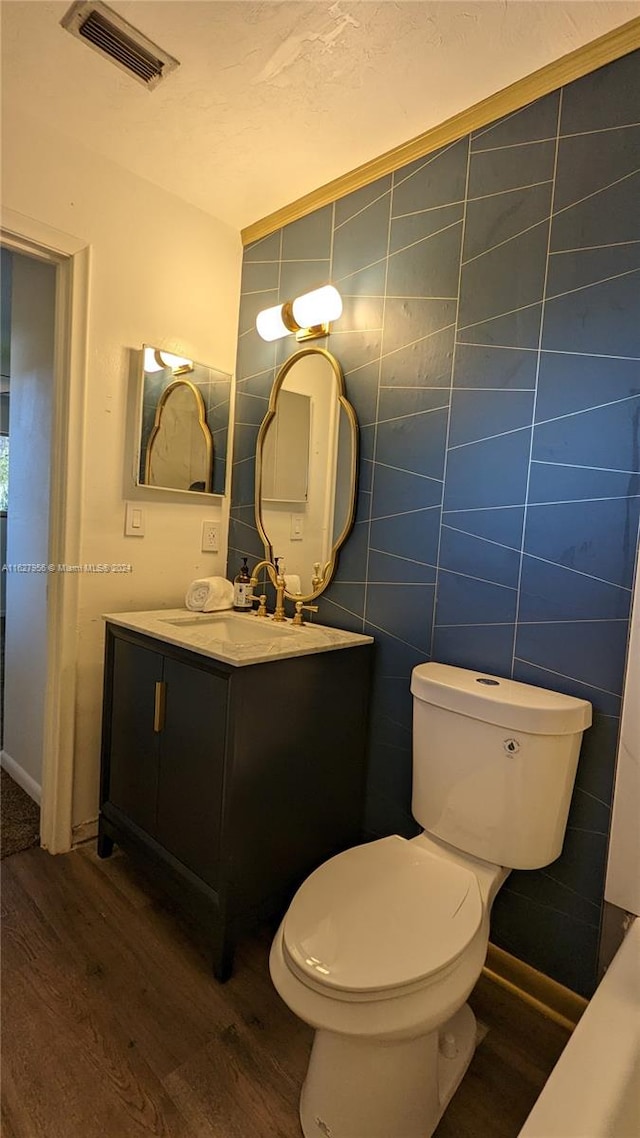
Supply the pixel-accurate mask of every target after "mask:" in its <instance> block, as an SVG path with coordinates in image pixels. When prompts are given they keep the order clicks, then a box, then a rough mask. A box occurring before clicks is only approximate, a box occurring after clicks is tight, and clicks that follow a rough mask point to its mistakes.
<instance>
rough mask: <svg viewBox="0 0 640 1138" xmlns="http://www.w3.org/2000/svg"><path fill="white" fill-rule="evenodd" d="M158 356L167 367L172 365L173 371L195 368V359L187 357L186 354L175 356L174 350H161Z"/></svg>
mask: <svg viewBox="0 0 640 1138" xmlns="http://www.w3.org/2000/svg"><path fill="white" fill-rule="evenodd" d="M158 357H159V359H160V360H161V361H162V363H163V365H164V366H165V367H170V368H171V370H172V371H191V370H192V369H193V360H189V359H187V357H186V356H174V354H173V352H164V351H159V352H158Z"/></svg>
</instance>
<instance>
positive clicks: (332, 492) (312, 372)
mask: <svg viewBox="0 0 640 1138" xmlns="http://www.w3.org/2000/svg"><path fill="white" fill-rule="evenodd" d="M357 469H358V422H357V419H356V414H355V411H354V409H353V407H352V406H351V404H350V403H349V401H348V400H347V398H346V395H345V386H344V376H343V374H342V368H341V367H340V364H339V363H338V361H337V360H336V358H335V356H332V355H331V353H330V352H327V351H325V349H323V348H303V349H302V350H301V351H299V352H296V353H295V354H294V355H292V356H290V357H289V359H288V360H286V361H285V363H284V364H283V365H282V367H281V368H280V371H279V372H278V374H277V376H276V379H275V382H274V385H273V388H272V391H271V396H270V398H269V408H268V410H267V413H266V415H265V417H264V419H263V421H262V424H261V426H260V431H259V433H258V443H257V454H256V526H257V528H258V533H259V534H260V537H261V539H262V542H263V544H264V547H265V557H266V558H267V559H268V560H269V561H274V558H278V560H279V564H280V569H281V572H282V573H283V575H284V578H285V585H286V588H285V595H286V596H287V597H289V598H290V599H292V600H302V601H305V602H306V601H311V600H313V599H314V598H315V597H318V596H319V595H320V594H321V593H322V592H324V590H325V589H326V588H327V586H328V585H329V583H330V581H331V579H332V577H333V575H334V573H335V569H336V564H337V559H338V553H339V551H340V548H341V546H342V545H343V544H344V542H345V541H346V538H347V536H348V534H349V531H350V530H351V528H352V526H353V521H354V516H355V501H356V478H357Z"/></svg>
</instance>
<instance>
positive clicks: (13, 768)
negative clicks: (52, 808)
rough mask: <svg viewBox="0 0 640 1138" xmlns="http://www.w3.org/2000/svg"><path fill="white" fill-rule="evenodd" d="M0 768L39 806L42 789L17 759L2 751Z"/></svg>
mask: <svg viewBox="0 0 640 1138" xmlns="http://www.w3.org/2000/svg"><path fill="white" fill-rule="evenodd" d="M0 766H1V767H2V769H3V770H5V771H6V772H7V774H10V775H11V777H12V779H13V781H14V782H17V784H18V786H21V787H22V789H23V790H24V792H25V794H28V795H29V798H33V801H34V802H37V803H38V806H39V805H40V798H41V796H42V787H41V786H40V784H39V783H37V782H36V780H35V779H34V778H32V777H31V775H30V774H27V772H26V770H24V768H23V767H21V766H20V764H19V763H17V762H16V760H15V759H12V758H11V755H9V754H7V752H6V751H0Z"/></svg>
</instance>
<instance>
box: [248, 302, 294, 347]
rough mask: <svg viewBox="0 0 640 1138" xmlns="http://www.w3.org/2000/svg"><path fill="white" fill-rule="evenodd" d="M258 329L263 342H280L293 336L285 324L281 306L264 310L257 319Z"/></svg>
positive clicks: (277, 305)
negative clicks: (282, 338) (285, 337)
mask: <svg viewBox="0 0 640 1138" xmlns="http://www.w3.org/2000/svg"><path fill="white" fill-rule="evenodd" d="M256 328H257V330H258V332H259V334H260V335H261V336H262V339H263V340H279V339H281V337H282V336H289V335H290V334H291V329H290V328H287V326H286V324H285V323H284V322H283V319H282V305H281V304H276V305H274V307H273V308H263V310H262V312H259V313H258V315H257V317H256Z"/></svg>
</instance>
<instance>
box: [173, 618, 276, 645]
mask: <svg viewBox="0 0 640 1138" xmlns="http://www.w3.org/2000/svg"><path fill="white" fill-rule="evenodd" d="M162 623H163V624H172V625H174V627H178V628H193V629H202V630H203V631H206V633H207V635H208V636H210V637H211V639H212V640H221V641H224V642H225V643H227V644H255V643H260V644H263V643H264V641H265V640H273V639H274V637H277V636H281V635H284V636H291V634H292V629H291V628H288V627H287V625H286V624H284V623H282V624H281V623H279V622H278V623H277V624H276V623H275V622H274V620H273V619H272V618H271V617H257V616H248V615H246V616H245V615H241V614H240V613H238V614H234V613H230V612H212V613H202V614H201V615H200V616H187V617H170V618H168V619H166V620H164V621H162Z"/></svg>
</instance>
